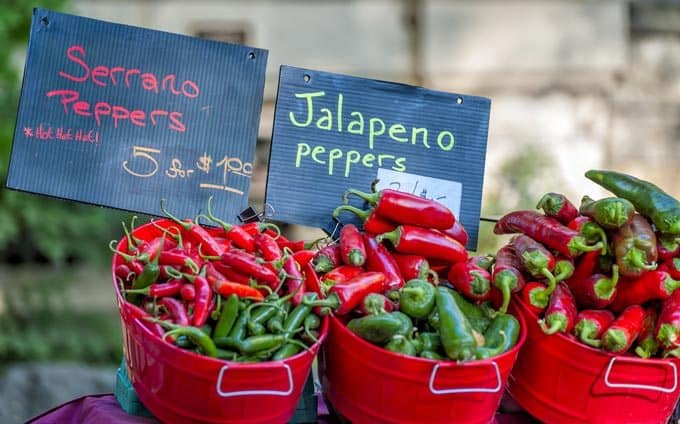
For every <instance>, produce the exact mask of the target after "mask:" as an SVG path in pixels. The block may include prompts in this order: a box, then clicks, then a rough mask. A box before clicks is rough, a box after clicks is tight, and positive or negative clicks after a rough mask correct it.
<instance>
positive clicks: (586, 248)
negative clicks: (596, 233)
mask: <svg viewBox="0 0 680 424" xmlns="http://www.w3.org/2000/svg"><path fill="white" fill-rule="evenodd" d="M567 247H568V248H569V252H571V253H572V254H573V255H578V254H579V253H583V252H595V251H596V250H602V252H603V253H602V254H603V255H605V254H607V246H605V245H604V244H603V243H602V242H601V241H598V242H597V243H595V244H592V245H589V244H587V243H586V241H585V239H584V238H583V237H581V236H575V237H572V239H571V240H570V241H569V243H568V244H567Z"/></svg>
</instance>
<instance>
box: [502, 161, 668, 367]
mask: <svg viewBox="0 0 680 424" xmlns="http://www.w3.org/2000/svg"><path fill="white" fill-rule="evenodd" d="M585 175H586V177H587V178H588V179H590V180H592V181H594V182H595V183H597V184H599V185H600V186H602V187H604V188H605V189H607V190H609V191H611V192H612V193H613V194H614V196H611V197H605V198H602V199H597V200H594V199H592V198H590V197H589V196H584V197H583V198H582V199H581V204H580V206H579V207H578V208H577V207H576V206H575V205H574V204H573V203H572V202H571V201H569V199H567V198H566V197H565V196H564V195H562V194H559V193H547V194H545V195H544V196H543V197H542V198H541V199H540V201H539V202H538V205H537V209H542V211H543V213H539V212H536V211H515V212H511V213H508V214H507V215H505V216H503V217H502V218H501V219H500V220H499V221H498V222H497V223H496V226H495V228H494V232H495V233H496V234H517V235H515V236H513V238H512V239H511V241H510V242H509V243H508V244H507V245H505V246H503V247H502V248H501V249H500V250H499V251H498V253H497V255H496V263H495V267H494V271H493V273H492V283H493V286H494V289H493V290H494V291H498V293H497V294H495V295H493V294H492V298H493V297H495V298H496V302H497V303H499V304H501V305H502V306H501V309H503V308H504V307H505V306H506V305H507V301H508V299H509V297H510V295H511V294H513V293H514V294H516V295H518V296H519V298H520V299H521V301H522V302H523V304H524V305H525V306H527V307H528V308H529V309H530V310H531V311H532V312H533V313H534V314H535V315H536V316H537V317H538V322H539V325H540V326H541V328H542V329H543V331H544V332H545V333H547V334H554V333H558V332H561V333H565V334H568V335H570V336H573V337H574V338H575V340H578V341H580V342H581V343H583V344H585V345H587V346H590V347H593V348H596V349H603V350H605V351H608V352H610V353H613V354H625V353H628V354H635V355H637V356H639V357H641V358H652V357H669V356H674V357H678V356H680V290H677V289H678V288H680V202H678V201H677V200H676V199H674V198H673V197H671V196H670V195H668V194H667V193H665V192H664V191H663V190H662V189H660V188H659V187H657V186H656V185H654V184H652V183H650V182H647V181H643V180H640V179H638V178H636V177H633V176H631V175H626V174H622V173H618V172H613V171H602V170H590V171H588V172H586V174H585Z"/></svg>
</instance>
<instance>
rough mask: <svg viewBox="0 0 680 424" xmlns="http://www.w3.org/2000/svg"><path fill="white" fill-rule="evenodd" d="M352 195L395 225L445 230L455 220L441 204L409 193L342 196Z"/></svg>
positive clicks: (380, 192) (361, 193) (349, 192)
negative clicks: (373, 206) (372, 207)
mask: <svg viewBox="0 0 680 424" xmlns="http://www.w3.org/2000/svg"><path fill="white" fill-rule="evenodd" d="M349 194H353V195H356V196H358V197H359V198H361V199H363V200H365V201H367V202H368V203H370V204H371V205H375V213H376V214H377V215H378V216H381V217H384V218H386V219H388V220H390V221H393V222H395V223H397V224H410V225H421V226H423V227H426V228H435V229H438V230H446V229H447V228H451V227H452V226H453V223H454V222H455V221H456V218H455V217H454V215H453V212H451V210H449V208H447V207H446V206H444V205H443V204H441V203H439V202H437V201H434V200H428V199H425V198H422V197H419V196H416V195H413V194H410V193H404V192H401V191H397V190H391V189H384V190H381V191H379V192H377V193H363V192H361V191H358V190H355V189H349V190H347V191H346V192H345V194H344V196H343V200H344V201H343V203H347V202H346V200H347V195H349Z"/></svg>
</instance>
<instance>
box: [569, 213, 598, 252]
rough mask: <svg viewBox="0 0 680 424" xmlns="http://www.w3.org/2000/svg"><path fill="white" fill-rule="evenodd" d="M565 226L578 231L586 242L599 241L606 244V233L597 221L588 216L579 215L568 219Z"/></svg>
mask: <svg viewBox="0 0 680 424" xmlns="http://www.w3.org/2000/svg"><path fill="white" fill-rule="evenodd" d="M567 226H568V227H569V228H571V229H572V230H574V231H578V233H579V234H580V235H581V236H583V238H584V239H585V240H586V243H589V244H593V243H597V242H598V241H601V242H602V244H604V245H605V246H606V245H607V233H606V232H605V231H604V229H603V228H602V227H600V225H599V224H598V223H597V222H595V221H593V219H592V218H590V217H588V216H583V215H579V216H577V217H576V218H574V219H572V220H571V221H569V223H568V225H567Z"/></svg>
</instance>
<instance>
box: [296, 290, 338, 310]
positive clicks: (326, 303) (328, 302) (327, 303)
mask: <svg viewBox="0 0 680 424" xmlns="http://www.w3.org/2000/svg"><path fill="white" fill-rule="evenodd" d="M302 303H303V304H305V305H307V306H311V307H312V308H314V307H316V306H320V307H328V308H331V309H338V308H339V307H340V304H341V303H342V302H341V301H340V298H338V296H337V295H336V294H335V293H331V294H329V295H328V297H327V298H325V299H317V300H309V299H308V298H307V297H303V298H302Z"/></svg>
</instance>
